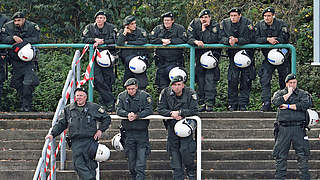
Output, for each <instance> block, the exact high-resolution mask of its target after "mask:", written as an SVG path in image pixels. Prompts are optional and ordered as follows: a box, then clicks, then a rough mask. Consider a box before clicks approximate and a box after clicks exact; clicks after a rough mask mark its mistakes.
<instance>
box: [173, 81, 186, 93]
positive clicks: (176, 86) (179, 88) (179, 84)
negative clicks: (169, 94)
mask: <svg viewBox="0 0 320 180" xmlns="http://www.w3.org/2000/svg"><path fill="white" fill-rule="evenodd" d="M171 88H172V90H173V92H175V93H176V95H177V96H181V95H182V90H183V88H184V83H183V82H182V81H181V82H175V83H173V84H172V85H171Z"/></svg>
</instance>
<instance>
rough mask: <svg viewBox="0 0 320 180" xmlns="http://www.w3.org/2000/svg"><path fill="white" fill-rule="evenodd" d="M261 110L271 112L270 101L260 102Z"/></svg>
mask: <svg viewBox="0 0 320 180" xmlns="http://www.w3.org/2000/svg"><path fill="white" fill-rule="evenodd" d="M260 110H261V111H263V112H271V111H272V109H271V102H270V101H265V102H264V103H263V104H262V107H261V109H260Z"/></svg>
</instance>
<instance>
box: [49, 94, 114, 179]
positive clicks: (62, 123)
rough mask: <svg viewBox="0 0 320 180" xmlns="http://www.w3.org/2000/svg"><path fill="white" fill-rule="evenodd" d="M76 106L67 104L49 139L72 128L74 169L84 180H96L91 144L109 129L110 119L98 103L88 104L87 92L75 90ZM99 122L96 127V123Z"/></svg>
mask: <svg viewBox="0 0 320 180" xmlns="http://www.w3.org/2000/svg"><path fill="white" fill-rule="evenodd" d="M75 98H76V103H72V104H69V105H67V106H66V107H65V108H64V111H63V112H62V114H61V115H60V117H59V121H58V122H57V123H56V124H55V125H54V126H53V128H52V131H51V133H50V134H48V135H47V136H46V139H48V138H49V139H50V140H52V139H53V138H54V137H56V136H58V135H59V134H61V133H62V132H63V131H64V130H65V129H67V128H68V127H69V137H70V139H71V143H72V146H71V149H72V161H73V166H74V169H75V170H76V172H77V174H78V175H79V177H80V178H81V179H83V180H95V179H96V171H95V169H96V168H97V167H98V164H97V162H96V161H95V160H94V157H90V156H89V153H88V152H89V150H90V148H91V145H92V144H94V143H95V142H96V141H97V140H99V138H100V137H101V135H102V133H103V132H104V131H105V130H106V129H108V128H109V125H110V116H109V115H108V114H107V113H106V111H105V109H104V108H103V107H102V106H100V105H98V104H95V103H92V102H87V92H86V90H85V89H84V88H77V89H76V90H75ZM98 121H99V122H100V125H99V128H97V122H98Z"/></svg>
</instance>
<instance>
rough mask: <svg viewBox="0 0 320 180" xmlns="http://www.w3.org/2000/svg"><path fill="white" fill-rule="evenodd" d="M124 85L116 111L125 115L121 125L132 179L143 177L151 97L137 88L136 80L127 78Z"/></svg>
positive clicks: (146, 155) (138, 179)
mask: <svg viewBox="0 0 320 180" xmlns="http://www.w3.org/2000/svg"><path fill="white" fill-rule="evenodd" d="M124 87H125V88H126V90H125V91H123V92H122V93H120V94H119V95H118V99H117V103H116V113H117V115H119V116H122V117H127V118H128V119H125V120H122V121H121V125H122V127H123V128H124V130H125V135H126V139H125V147H124V148H125V152H126V155H127V157H128V166H129V171H130V174H131V176H132V179H133V180H144V179H145V172H144V170H145V168H146V162H147V157H148V155H149V153H150V144H149V133H148V126H149V120H148V119H141V118H145V117H147V116H149V115H151V114H152V113H153V111H152V97H151V96H150V95H149V94H148V93H147V92H145V91H143V90H139V89H138V80H137V79H135V78H129V79H128V80H127V81H126V82H125V84H124Z"/></svg>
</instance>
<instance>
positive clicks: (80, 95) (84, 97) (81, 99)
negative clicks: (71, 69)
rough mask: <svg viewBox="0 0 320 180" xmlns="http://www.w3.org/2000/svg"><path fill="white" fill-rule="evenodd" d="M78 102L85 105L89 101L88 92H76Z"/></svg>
mask: <svg viewBox="0 0 320 180" xmlns="http://www.w3.org/2000/svg"><path fill="white" fill-rule="evenodd" d="M75 96H76V102H77V105H78V106H84V105H85V104H86V102H87V94H86V93H85V92H83V91H77V92H76V94H75Z"/></svg>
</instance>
